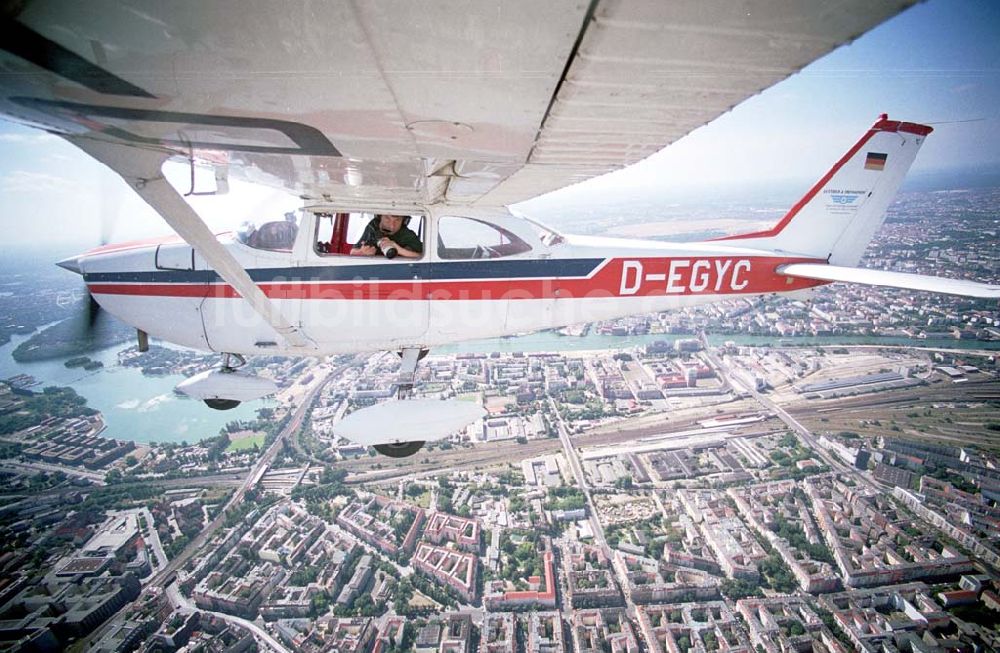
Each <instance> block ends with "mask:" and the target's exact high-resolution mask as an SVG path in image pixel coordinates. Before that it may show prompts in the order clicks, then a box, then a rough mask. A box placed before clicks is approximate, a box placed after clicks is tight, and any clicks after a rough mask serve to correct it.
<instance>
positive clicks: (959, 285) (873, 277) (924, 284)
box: [778, 263, 1000, 299]
mask: <svg viewBox="0 0 1000 653" xmlns="http://www.w3.org/2000/svg"><path fill="white" fill-rule="evenodd" d="M778 272H779V273H781V274H784V275H786V276H789V277H800V278H803V279H817V280H819V281H845V282H847V283H861V284H866V285H869V286H889V287H891V288H908V289H910V290H926V291H928V292H940V293H945V294H948V295H962V296H965V297H979V298H983V299H1000V286H994V285H991V284H988V283H979V282H976V281H966V280H964V279H945V278H944V277H932V276H929V275H926V274H909V273H906V272H886V271H885V270H866V269H864V268H849V267H842V266H839V265H823V264H820V263H791V264H789V265H784V266H782V267H780V268H779V269H778Z"/></svg>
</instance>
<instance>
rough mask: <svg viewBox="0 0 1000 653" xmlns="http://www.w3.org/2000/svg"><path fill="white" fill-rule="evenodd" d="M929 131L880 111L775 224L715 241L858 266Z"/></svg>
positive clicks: (930, 129) (925, 127)
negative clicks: (889, 116) (878, 116)
mask: <svg viewBox="0 0 1000 653" xmlns="http://www.w3.org/2000/svg"><path fill="white" fill-rule="evenodd" d="M931 131H933V129H932V128H931V127H928V126H926V125H918V124H915V123H911V122H900V121H897V120H889V119H888V117H887V116H886V115H885V114H883V115H882V116H881V117H880V119H879V120H878V121H877V122H876V123H875V124H874V125H873V126H872V128H871V129H869V130H868V132H867V133H866V134H865V135H864V136H862V137H861V140H859V141H858V142H857V143H856V144H855V145H854V147H852V148H851V149H850V150H848V152H847V154H845V155H844V156H843V157H842V158H841V159H840V160H839V161H838V162H837V163H836V164H835V165H834V166H833V167H832V168H831V169H830V171H829V172H828V173H826V175H824V176H823V178H822V179H820V180H819V182H817V183H816V185H815V186H813V187H812V188H811V189H809V192H808V193H806V194H805V196H804V197H803V198H802V199H801V200H799V201H798V202H797V203H796V204H795V205H794V206H793V207H792V208H791V210H789V211H788V213H787V214H786V215H785V217H784V218H782V219H781V221H780V222H779V223H778V224H777V225H775V226H774V227H773V228H771V229H769V230H767V231H760V232H756V233H751V234H742V235H738V236H727V237H725V238H720V239H719V240H739V241H742V242H740V243H739V244H741V245H746V246H749V247H755V248H761V249H769V250H773V251H776V252H781V253H783V254H789V255H801V256H810V257H815V258H822V259H827V261H828V262H829V263H831V264H834V265H843V266H854V265H857V263H858V261H860V260H861V256H862V254H864V251H865V248H866V247H868V243H869V242H870V241H871V239H872V237H873V236H874V235H875V232H876V231H878V229H879V227H881V226H882V223H883V222H884V221H885V210H886V208H888V206H889V204H890V203H891V202H892V200H893V198H895V196H896V192H897V191H898V190H899V187H900V185H901V184H902V183H903V177H904V176H905V175H906V172H907V171H908V170H909V169H910V165H911V164H912V163H913V159H914V158H915V157H916V155H917V150H919V149H920V146H921V144H923V142H924V138H925V137H926V136H927V135H928V134H930V133H931ZM734 244H736V243H734Z"/></svg>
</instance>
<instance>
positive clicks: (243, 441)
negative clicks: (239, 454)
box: [226, 433, 265, 451]
mask: <svg viewBox="0 0 1000 653" xmlns="http://www.w3.org/2000/svg"><path fill="white" fill-rule="evenodd" d="M264 438H265V435H264V434H263V433H258V434H256V435H251V436H248V437H245V438H236V439H235V440H230V441H229V446H228V447H226V451H241V450H243V449H253V446H254V445H257V446H258V447H263V446H264Z"/></svg>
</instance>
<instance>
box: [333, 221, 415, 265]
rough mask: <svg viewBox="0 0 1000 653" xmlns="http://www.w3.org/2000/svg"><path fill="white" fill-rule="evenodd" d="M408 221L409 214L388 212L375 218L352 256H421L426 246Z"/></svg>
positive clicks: (352, 252)
mask: <svg viewBox="0 0 1000 653" xmlns="http://www.w3.org/2000/svg"><path fill="white" fill-rule="evenodd" d="M408 221H409V218H408V217H407V216H402V215H391V214H388V213H386V214H382V215H380V216H377V217H375V218H373V219H372V221H371V222H369V223H368V226H367V227H365V230H364V233H362V234H361V239H360V240H358V242H357V244H356V245H355V246H354V248H353V249H352V250H351V256H385V257H386V258H392V257H394V256H397V255H398V256H402V257H404V258H420V256H421V255H423V252H424V246H423V243H421V242H420V237H419V236H417V234H415V233H413V231H412V230H411V229H410V228H409V227H408V226H406V223H407V222H408ZM393 252H395V253H393Z"/></svg>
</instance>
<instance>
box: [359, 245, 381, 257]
mask: <svg viewBox="0 0 1000 653" xmlns="http://www.w3.org/2000/svg"><path fill="white" fill-rule="evenodd" d="M358 250H359V251H360V252H361V256H375V255H376V254H378V249H376V247H375V246H374V245H362V246H361V247H359V248H358Z"/></svg>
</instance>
